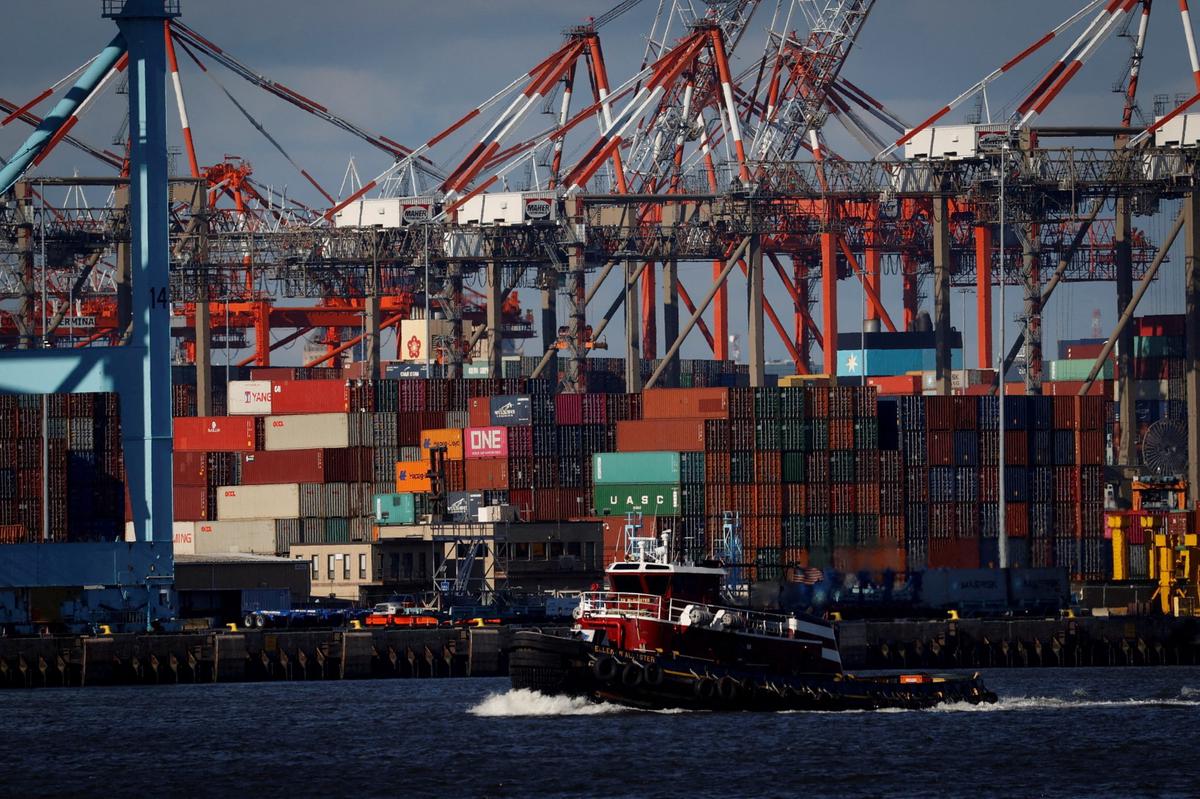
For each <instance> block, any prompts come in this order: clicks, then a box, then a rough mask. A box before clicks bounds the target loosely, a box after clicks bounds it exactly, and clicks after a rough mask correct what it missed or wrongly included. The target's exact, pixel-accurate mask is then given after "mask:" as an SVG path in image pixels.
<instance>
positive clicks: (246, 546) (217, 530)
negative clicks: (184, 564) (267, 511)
mask: <svg viewBox="0 0 1200 799" xmlns="http://www.w3.org/2000/svg"><path fill="white" fill-rule="evenodd" d="M192 547H193V550H192V551H193V552H194V553H195V554H197V555H215V554H220V553H226V552H241V553H246V554H251V555H274V554H275V520H274V519H255V520H246V521H219V522H196V523H195V532H194V534H193V535H192Z"/></svg>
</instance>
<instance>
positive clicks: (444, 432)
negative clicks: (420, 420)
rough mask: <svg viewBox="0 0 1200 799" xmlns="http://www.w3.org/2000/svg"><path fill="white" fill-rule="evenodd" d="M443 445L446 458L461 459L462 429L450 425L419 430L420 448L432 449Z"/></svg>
mask: <svg viewBox="0 0 1200 799" xmlns="http://www.w3.org/2000/svg"><path fill="white" fill-rule="evenodd" d="M435 447H445V449H446V460H451V461H461V460H462V459H463V431H462V430H458V429H455V428H452V427H443V428H438V429H435V430H422V431H421V448H422V449H427V450H428V449H434V448H435Z"/></svg>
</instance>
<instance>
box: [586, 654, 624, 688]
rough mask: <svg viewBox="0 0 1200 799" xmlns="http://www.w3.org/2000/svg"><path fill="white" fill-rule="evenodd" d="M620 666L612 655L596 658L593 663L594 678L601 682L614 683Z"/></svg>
mask: <svg viewBox="0 0 1200 799" xmlns="http://www.w3.org/2000/svg"><path fill="white" fill-rule="evenodd" d="M620 665H621V664H619V663H618V662H617V659H616V658H614V657H611V656H610V655H604V656H602V657H599V658H596V660H595V662H593V663H592V676H593V677H595V678H596V679H597V680H599V681H600V682H612V681H613V680H615V679H616V678H617V672H618V671H619V669H620Z"/></svg>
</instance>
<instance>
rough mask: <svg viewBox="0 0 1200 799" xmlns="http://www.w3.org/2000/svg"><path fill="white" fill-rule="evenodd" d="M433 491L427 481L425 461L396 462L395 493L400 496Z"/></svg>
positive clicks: (431, 484) (427, 474) (427, 472)
mask: <svg viewBox="0 0 1200 799" xmlns="http://www.w3.org/2000/svg"><path fill="white" fill-rule="evenodd" d="M432 490H433V483H432V481H431V480H430V479H429V463H428V462H427V461H397V462H396V492H397V493H400V494H405V493H407V494H427V493H429V492H430V491H432Z"/></svg>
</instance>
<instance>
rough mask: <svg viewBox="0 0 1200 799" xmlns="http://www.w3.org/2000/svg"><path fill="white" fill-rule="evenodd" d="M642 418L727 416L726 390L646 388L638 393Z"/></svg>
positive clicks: (727, 397) (727, 395)
mask: <svg viewBox="0 0 1200 799" xmlns="http://www.w3.org/2000/svg"><path fill="white" fill-rule="evenodd" d="M560 396H561V395H560ZM642 418H643V419H728V418H729V389H727V388H655V389H651V390H649V391H645V392H642Z"/></svg>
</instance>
